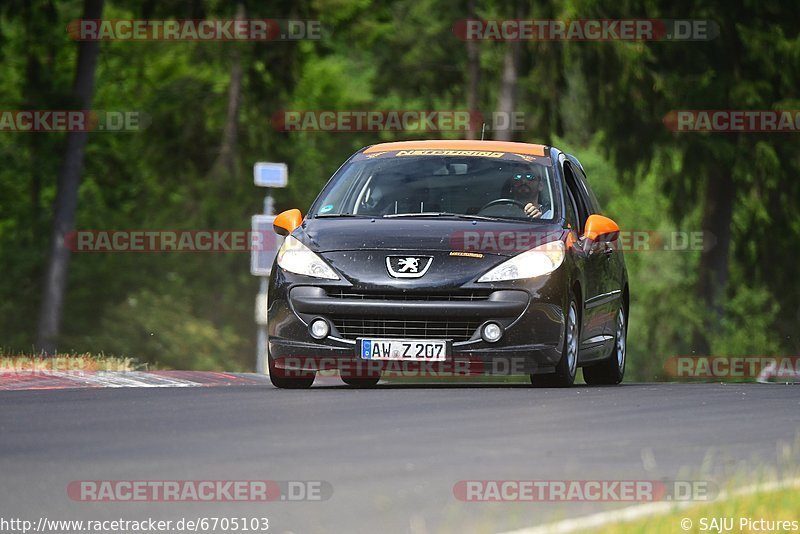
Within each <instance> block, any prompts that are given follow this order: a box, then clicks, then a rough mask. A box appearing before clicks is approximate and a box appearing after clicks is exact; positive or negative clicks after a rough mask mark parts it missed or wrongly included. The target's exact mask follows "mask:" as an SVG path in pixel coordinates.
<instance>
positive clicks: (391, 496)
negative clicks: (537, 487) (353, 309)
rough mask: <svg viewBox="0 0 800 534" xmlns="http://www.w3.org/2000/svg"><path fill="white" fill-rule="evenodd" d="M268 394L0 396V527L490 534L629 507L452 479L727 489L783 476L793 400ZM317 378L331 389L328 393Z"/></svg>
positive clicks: (792, 430)
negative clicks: (221, 523) (185, 524)
mask: <svg viewBox="0 0 800 534" xmlns="http://www.w3.org/2000/svg"><path fill="white" fill-rule="evenodd" d="M327 380H328V381H327V382H325V381H323V382H324V384H323V386H322V387H318V386H315V387H314V388H312V389H310V390H306V391H293V390H277V389H274V388H272V387H271V386H270V385H251V386H243V387H240V386H234V387H223V388H179V389H124V388H123V389H92V390H87V389H84V390H59V391H8V392H0V405H2V412H0V479H1V480H2V484H0V518H23V519H30V520H33V521H37V520H38V518H40V517H46V518H48V519H51V520H52V519H84V520H87V519H92V520H105V519H120V518H123V519H129V520H142V519H146V518H148V517H153V518H156V519H163V520H168V519H170V520H178V519H180V518H198V517H245V518H256V517H267V518H268V519H269V525H270V528H269V532H295V533H298V534H299V533H316V532H348V533H358V532H364V533H375V532H383V533H390V532H392V533H394V532H412V533H423V532H454V533H455V532H498V531H503V530H508V529H514V528H521V527H525V526H531V525H538V524H542V523H545V522H549V521H553V520H558V519H560V518H565V517H573V516H577V515H583V514H587V513H591V512H595V511H602V510H608V509H612V508H614V507H619V506H625V505H627V504H628V503H625V504H622V503H605V502H600V503H598V502H568V503H565V502H547V503H542V502H518V503H509V502H463V501H461V500H458V499H457V498H456V497H455V496H454V491H453V488H454V485H456V484H457V483H458V482H459V481H463V480H508V479H510V480H520V479H522V480H657V479H670V480H688V479H702V480H714V481H723V480H726V479H727V478H728V477H730V476H731V475H736V476H740V477H742V476H744V477H747V476H754V475H755V474H756V473H757V472H758V470H760V469H767V470H771V469H783V468H784V467H785V466H783V465H782V462H783V460H782V459H781V458H782V456H783V455H784V454H785V452H786V451H787V450H789V448H790V447H791V446H792V444H794V443H795V440H796V438H797V436H798V431H800V389H798V388H797V387H792V386H785V385H761V384H738V385H737V384H641V385H638V384H627V385H622V386H620V387H595V388H590V387H585V386H581V387H574V388H571V389H533V388H528V387H522V386H515V385H479V386H455V385H442V386H424V385H412V386H382V387H378V388H377V389H373V390H354V389H348V388H345V387H340V386H338V382H335V381H331V380H332V379H330V378H329V379H327ZM325 384H327V385H325ZM256 479H258V480H275V481H289V480H297V481H325V482H326V483H328V484H330V487H331V488H332V495H330V498H329V499H327V500H324V501H304V502H286V501H277V502H267V503H250V502H248V503H241V502H217V503H197V502H188V503H187V502H182V503H174V502H144V503H143V502H114V503H108V502H81V501H75V500H73V499H71V498H70V496H69V495H68V493H67V487H68V485H69V483H70V482H71V481H81V480H256Z"/></svg>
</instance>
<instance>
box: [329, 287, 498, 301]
mask: <svg viewBox="0 0 800 534" xmlns="http://www.w3.org/2000/svg"><path fill="white" fill-rule="evenodd" d="M328 296H329V297H333V298H339V299H361V300H402V301H405V300H425V301H437V300H438V301H473V300H487V299H488V298H489V293H460V294H453V293H446V294H435V293H422V294H420V293H417V294H415V293H369V292H362V291H356V290H352V289H337V290H331V291H328Z"/></svg>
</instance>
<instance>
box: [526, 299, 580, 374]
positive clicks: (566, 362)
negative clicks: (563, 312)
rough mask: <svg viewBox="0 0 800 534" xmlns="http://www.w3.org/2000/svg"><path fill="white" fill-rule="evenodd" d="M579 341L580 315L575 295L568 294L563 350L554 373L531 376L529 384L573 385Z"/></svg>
mask: <svg viewBox="0 0 800 534" xmlns="http://www.w3.org/2000/svg"><path fill="white" fill-rule="evenodd" d="M580 339H581V325H580V315H579V314H578V303H577V301H576V299H575V295H574V294H573V293H572V292H570V295H569V307H568V308H567V316H566V320H565V321H564V348H563V349H562V350H561V359H560V360H559V362H558V364H557V365H556V372H555V373H549V374H544V375H531V384H533V385H534V386H536V387H561V388H567V387H570V386H571V385H572V384H574V383H575V375H577V374H578V347H579V343H580Z"/></svg>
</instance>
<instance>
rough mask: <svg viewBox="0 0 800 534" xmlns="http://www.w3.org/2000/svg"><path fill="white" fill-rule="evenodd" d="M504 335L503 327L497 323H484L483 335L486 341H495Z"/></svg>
mask: <svg viewBox="0 0 800 534" xmlns="http://www.w3.org/2000/svg"><path fill="white" fill-rule="evenodd" d="M502 336H503V328H502V327H501V326H500V325H499V324H497V323H486V324H485V325H483V330H482V331H481V337H482V338H483V340H484V341H488V342H489V343H494V342H495V341H497V340H498V339H500V338H501V337H502Z"/></svg>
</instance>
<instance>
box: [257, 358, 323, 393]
mask: <svg viewBox="0 0 800 534" xmlns="http://www.w3.org/2000/svg"><path fill="white" fill-rule="evenodd" d="M267 365H268V366H269V381H270V382H272V385H273V386H275V387H276V388H280V389H308V388H310V387H311V384H313V383H314V378H316V376H317V372H316V371H289V373H290V374H291V376H286V375H287V371H286V369H280V368H278V367H275V362H274V361H273V360H272V357H271V356H267Z"/></svg>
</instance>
